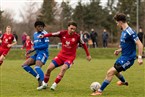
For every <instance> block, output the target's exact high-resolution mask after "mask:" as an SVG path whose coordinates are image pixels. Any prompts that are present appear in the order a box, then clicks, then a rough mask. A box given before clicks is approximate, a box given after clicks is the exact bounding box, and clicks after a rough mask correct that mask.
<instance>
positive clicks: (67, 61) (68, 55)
mask: <svg viewBox="0 0 145 97" xmlns="http://www.w3.org/2000/svg"><path fill="white" fill-rule="evenodd" d="M76 29H77V24H76V23H75V22H73V21H71V22H69V23H68V30H64V31H58V32H55V33H48V34H45V35H43V36H40V38H43V37H59V38H60V40H61V43H62V49H61V51H60V52H59V53H58V55H57V56H56V57H55V58H54V59H53V60H52V62H51V63H50V65H49V66H48V69H47V71H46V74H45V77H44V82H45V84H44V87H42V89H43V88H46V87H47V82H48V81H49V78H50V74H51V72H52V71H53V70H54V69H55V68H57V67H60V66H62V67H61V70H60V72H59V74H58V75H57V77H56V79H55V81H54V83H53V84H52V86H51V87H50V89H51V90H55V88H56V86H57V84H58V83H59V82H60V81H61V79H62V78H63V76H64V74H65V72H66V71H67V70H68V69H69V68H70V67H71V66H72V64H73V61H74V59H75V58H76V49H77V48H78V43H81V44H82V46H83V48H84V49H85V52H86V55H87V60H88V61H90V60H91V56H90V54H89V52H88V48H87V46H86V44H85V43H84V42H83V40H82V39H81V38H80V36H79V34H77V33H76V32H75V31H76Z"/></svg>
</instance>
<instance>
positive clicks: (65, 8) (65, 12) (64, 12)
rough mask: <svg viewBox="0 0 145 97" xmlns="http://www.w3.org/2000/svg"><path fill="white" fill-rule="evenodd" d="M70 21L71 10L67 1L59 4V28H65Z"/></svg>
mask: <svg viewBox="0 0 145 97" xmlns="http://www.w3.org/2000/svg"><path fill="white" fill-rule="evenodd" d="M70 20H72V8H71V6H70V5H69V1H67V2H64V1H63V2H62V3H61V14H60V21H61V25H62V27H61V28H67V23H68V21H70Z"/></svg>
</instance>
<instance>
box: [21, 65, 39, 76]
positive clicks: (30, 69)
mask: <svg viewBox="0 0 145 97" xmlns="http://www.w3.org/2000/svg"><path fill="white" fill-rule="evenodd" d="M22 67H23V69H24V70H25V71H27V72H29V73H30V74H31V75H33V76H34V77H36V76H37V73H36V72H35V71H34V70H33V69H32V68H31V67H30V66H27V65H25V66H22Z"/></svg>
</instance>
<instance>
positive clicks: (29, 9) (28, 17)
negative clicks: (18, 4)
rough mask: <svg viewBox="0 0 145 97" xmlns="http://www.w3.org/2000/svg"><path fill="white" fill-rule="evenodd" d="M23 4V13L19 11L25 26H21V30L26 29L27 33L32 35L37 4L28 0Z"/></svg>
mask: <svg viewBox="0 0 145 97" xmlns="http://www.w3.org/2000/svg"><path fill="white" fill-rule="evenodd" d="M25 4H26V5H25V6H24V7H25V10H23V12H24V13H22V12H21V17H22V19H23V24H25V26H21V29H23V31H26V32H27V34H28V35H30V36H32V35H33V31H34V23H35V21H36V19H37V14H38V12H39V10H37V7H38V6H37V3H36V2H29V3H25ZM23 24H22V25H23ZM22 27H23V28H22Z"/></svg>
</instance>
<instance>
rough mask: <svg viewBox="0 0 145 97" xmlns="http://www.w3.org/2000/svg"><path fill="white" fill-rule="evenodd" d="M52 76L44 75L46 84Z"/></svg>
mask: <svg viewBox="0 0 145 97" xmlns="http://www.w3.org/2000/svg"><path fill="white" fill-rule="evenodd" d="M49 77H50V75H46V74H45V75H44V82H45V83H47V82H48V81H49Z"/></svg>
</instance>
